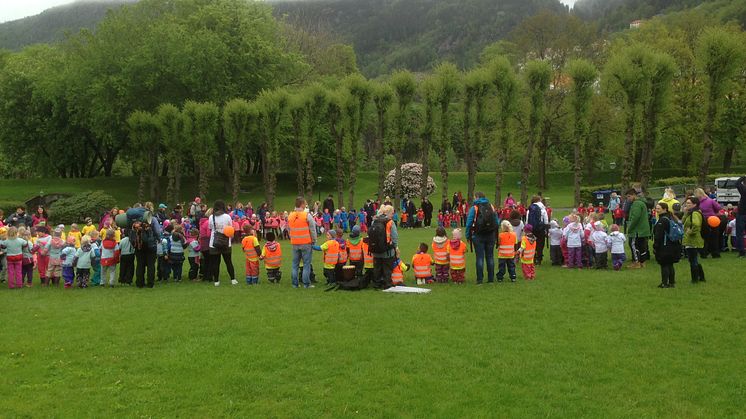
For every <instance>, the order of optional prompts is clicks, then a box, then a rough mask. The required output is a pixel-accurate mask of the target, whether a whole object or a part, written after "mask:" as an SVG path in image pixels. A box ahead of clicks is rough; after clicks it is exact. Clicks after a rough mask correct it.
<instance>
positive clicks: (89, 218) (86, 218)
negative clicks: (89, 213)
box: [85, 217, 93, 223]
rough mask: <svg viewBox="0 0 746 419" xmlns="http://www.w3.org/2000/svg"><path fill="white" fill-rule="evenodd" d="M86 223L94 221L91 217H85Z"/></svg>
mask: <svg viewBox="0 0 746 419" xmlns="http://www.w3.org/2000/svg"><path fill="white" fill-rule="evenodd" d="M85 222H86V223H92V222H93V220H92V219H91V217H85Z"/></svg>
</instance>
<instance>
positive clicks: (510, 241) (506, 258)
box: [497, 220, 516, 282]
mask: <svg viewBox="0 0 746 419" xmlns="http://www.w3.org/2000/svg"><path fill="white" fill-rule="evenodd" d="M515 241H516V239H515V233H514V232H513V225H511V224H510V221H508V220H503V222H502V223H500V235H499V236H498V238H497V260H498V264H499V267H498V270H497V282H502V281H503V278H504V277H505V268H506V267H507V269H508V275H510V280H511V281H512V282H515V278H516V275H515Z"/></svg>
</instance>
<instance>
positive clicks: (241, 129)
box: [223, 99, 265, 202]
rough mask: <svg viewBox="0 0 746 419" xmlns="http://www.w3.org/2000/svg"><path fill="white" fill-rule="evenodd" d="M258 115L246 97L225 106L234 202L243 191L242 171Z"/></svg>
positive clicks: (224, 123) (224, 130) (224, 114)
mask: <svg viewBox="0 0 746 419" xmlns="http://www.w3.org/2000/svg"><path fill="white" fill-rule="evenodd" d="M256 117H257V109H256V107H255V106H254V105H253V104H250V103H249V102H247V101H245V100H244V99H233V100H231V101H229V102H228V103H226V104H225V106H224V107H223V132H224V133H225V143H226V146H228V149H229V150H231V153H230V155H231V159H232V162H231V163H232V164H231V166H232V169H233V173H232V175H233V176H232V182H231V184H232V191H233V194H232V198H233V202H237V201H238V194H239V193H240V192H241V173H242V171H243V170H244V166H245V164H246V152H247V149H248V148H249V145H250V144H251V139H252V138H251V137H252V134H253V133H255V132H256ZM263 169H265V168H263Z"/></svg>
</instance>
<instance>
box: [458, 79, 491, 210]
mask: <svg viewBox="0 0 746 419" xmlns="http://www.w3.org/2000/svg"><path fill="white" fill-rule="evenodd" d="M489 90H490V75H489V73H488V72H487V70H485V69H482V68H478V69H475V70H472V71H470V72H468V73H467V74H466V75H465V76H464V108H463V128H464V138H463V142H464V160H465V161H466V172H467V181H466V183H467V200H471V199H472V198H473V197H474V192H475V187H476V182H477V164H478V163H479V159H480V158H481V156H482V155H483V154H484V148H485V147H484V138H483V135H482V131H483V128H484V103H485V99H486V98H487V94H488V93H489ZM472 108H473V109H474V125H473V131H472Z"/></svg>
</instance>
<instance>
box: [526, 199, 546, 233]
mask: <svg viewBox="0 0 746 419" xmlns="http://www.w3.org/2000/svg"><path fill="white" fill-rule="evenodd" d="M526 222H527V223H528V224H531V226H532V227H533V229H534V234H535V233H538V232H541V231H544V228H545V225H544V221H543V220H542V219H541V207H539V206H538V205H536V204H531V206H529V207H528V219H527V220H526Z"/></svg>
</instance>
